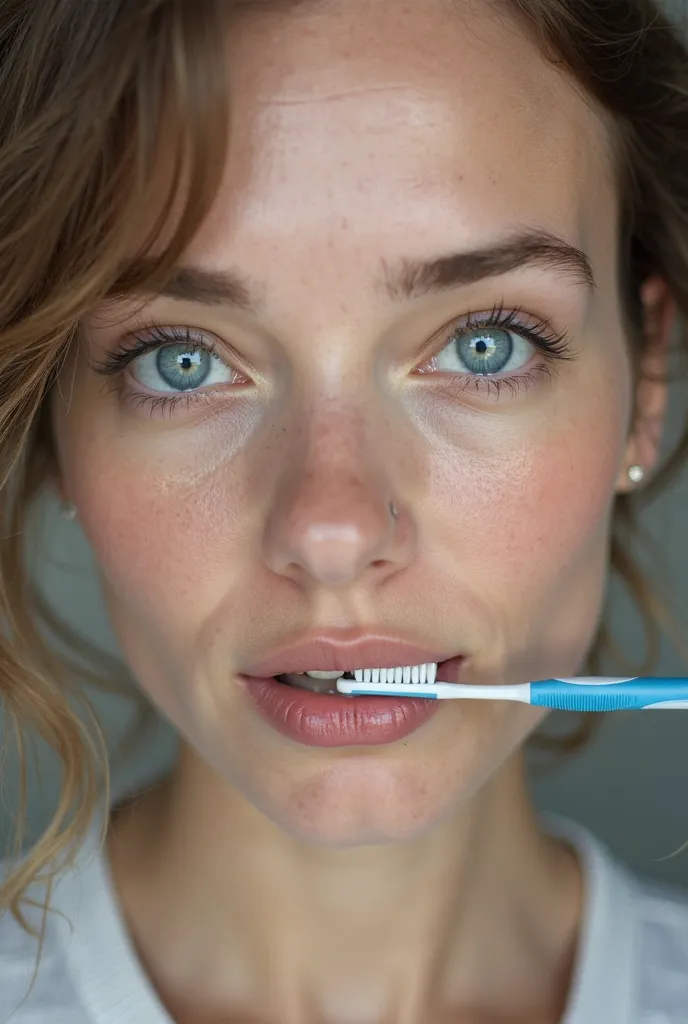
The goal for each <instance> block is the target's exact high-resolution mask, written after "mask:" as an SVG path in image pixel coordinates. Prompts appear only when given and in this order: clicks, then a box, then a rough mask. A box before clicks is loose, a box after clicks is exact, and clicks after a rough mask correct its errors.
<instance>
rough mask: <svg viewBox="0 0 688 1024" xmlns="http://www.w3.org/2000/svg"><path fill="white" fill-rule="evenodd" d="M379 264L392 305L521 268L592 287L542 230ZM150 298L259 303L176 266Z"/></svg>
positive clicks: (138, 274)
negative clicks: (424, 258) (430, 257)
mask: <svg viewBox="0 0 688 1024" xmlns="http://www.w3.org/2000/svg"><path fill="white" fill-rule="evenodd" d="M382 266H383V277H382V287H383V289H384V291H385V292H386V294H387V296H388V298H390V299H392V300H393V301H399V300H404V299H406V300H408V299H414V298H419V297H421V296H423V295H428V294H431V293H434V292H441V291H447V290H449V289H451V288H458V287H461V286H462V285H463V286H465V285H469V284H475V283H476V282H477V281H480V280H482V279H484V278H489V277H499V276H501V275H503V274H507V273H509V272H511V271H514V270H519V269H520V268H521V267H526V266H540V267H544V268H545V269H547V270H553V271H556V272H557V273H559V274H563V275H565V276H568V277H570V278H572V279H573V280H574V281H576V282H577V283H579V284H582V285H584V286H585V287H586V288H587V289H588V290H591V289H593V288H594V287H595V279H594V277H593V272H592V267H591V266H590V261H589V260H588V257H587V256H586V255H585V253H584V252H582V251H581V250H580V249H577V248H575V247H574V246H572V245H570V244H569V243H568V242H565V241H564V240H563V239H562V238H558V237H557V236H556V235H551V234H549V233H548V232H543V231H526V232H522V233H520V234H517V235H514V236H512V237H510V238H508V239H506V240H505V241H502V242H499V243H497V244H495V245H490V246H486V247H485V248H482V249H474V250H471V251H469V252H459V253H454V254H453V255H449V256H441V257H439V258H438V259H434V260H428V261H417V260H407V259H402V260H399V261H397V262H395V263H390V262H389V261H386V260H385V261H383V264H382ZM153 268H154V263H153V262H152V261H150V260H140V261H137V262H135V263H134V264H133V265H131V264H130V265H129V266H128V267H127V270H126V275H125V276H123V277H122V278H121V279H120V280H119V281H118V282H117V283H116V284H115V285H114V286H113V288H111V289H110V292H109V293H108V298H110V299H113V298H122V297H126V296H127V295H130V294H131V293H132V292H139V293H141V292H143V293H146V292H147V289H145V288H141V287H136V286H135V285H134V286H132V285H131V284H127V283H126V282H127V281H129V282H131V281H132V280H145V279H146V277H147V276H148V275H149V274H150V272H151V271H152V270H153ZM153 294H154V296H155V297H158V296H164V297H166V298H169V299H178V300H181V301H183V302H197V303H200V304H201V305H204V306H217V305H226V306H231V307H233V308H235V309H239V310H241V311H243V312H246V313H256V312H258V310H259V309H260V307H261V306H262V304H263V303H262V300H261V298H260V291H259V289H258V288H256V286H255V285H254V284H253V283H252V282H251V281H250V280H249V279H248V278H246V277H244V276H243V275H241V274H238V273H236V272H234V271H211V270H203V269H201V268H200V267H184V266H180V267H176V268H175V269H174V271H173V272H172V274H171V276H170V277H169V278H168V280H167V281H166V282H165V284H164V285H163V286H162V287H161V288H160V289H159V290H156V291H154V293H153Z"/></svg>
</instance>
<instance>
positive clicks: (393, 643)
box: [242, 630, 461, 679]
mask: <svg viewBox="0 0 688 1024" xmlns="http://www.w3.org/2000/svg"><path fill="white" fill-rule="evenodd" d="M458 657H461V655H457V654H456V652H455V651H450V652H447V651H446V650H439V649H438V648H432V647H424V646H422V645H420V644H417V643H413V642H411V641H409V640H406V639H403V638H398V637H392V636H380V635H372V634H370V633H366V634H363V633H360V632H354V631H352V630H340V631H337V632H328V633H320V634H318V635H310V636H307V637H303V638H302V639H301V640H298V641H296V642H292V643H290V644H285V645H283V646H282V647H280V648H279V649H278V650H276V651H274V653H272V654H270V655H269V656H268V657H266V658H263V659H261V660H260V661H256V662H254V663H253V664H251V665H250V666H249V667H248V668H246V669H244V670H243V672H242V674H243V675H246V676H254V677H257V678H259V679H267V678H269V677H270V676H277V675H287V674H289V673H296V672H309V671H311V670H314V671H321V672H335V671H336V672H353V671H354V669H357V668H397V667H398V666H402V665H422V664H423V663H425V662H438V663H440V662H443V661H448V660H449V659H452V658H458Z"/></svg>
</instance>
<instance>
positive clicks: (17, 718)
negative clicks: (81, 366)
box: [0, 0, 688, 938]
mask: <svg viewBox="0 0 688 1024" xmlns="http://www.w3.org/2000/svg"><path fill="white" fill-rule="evenodd" d="M303 2H304V0H301V3H303ZM306 2H309V3H313V0H306ZM298 5H299V0H268V2H265V0H263V2H260V0H243V2H242V0H108V2H107V3H97V2H95V0H40V2H38V3H37V2H36V0H2V5H1V6H0V97H1V98H2V99H1V100H0V282H2V284H1V287H0V515H1V516H2V522H3V533H2V542H1V544H0V617H1V618H2V621H3V630H2V635H1V636H0V698H2V706H3V709H4V727H5V733H4V736H3V740H2V747H0V752H3V751H5V752H6V750H7V749H8V746H9V743H10V741H12V742H13V743H14V745H15V747H16V752H17V755H18V758H19V764H20V793H19V801H18V803H19V808H18V814H17V819H16V829H15V837H16V841H15V842H14V843H13V848H12V851H11V853H12V858H11V863H10V870H9V872H8V873H7V875H6V877H5V878H4V881H2V880H0V913H1V912H3V911H6V910H7V909H10V910H11V912H12V913H13V914H14V916H15V917H16V918H17V920H18V921H19V922H20V923H21V924H22V925H23V926H24V927H26V928H28V929H29V930H32V929H30V928H29V923H28V921H27V919H26V916H25V914H24V911H23V909H22V907H23V905H24V902H25V901H26V903H27V905H29V904H31V903H32V901H31V900H28V898H27V889H28V886H29V885H30V884H31V883H32V882H34V881H35V882H45V883H47V885H46V900H45V903H43V902H41V901H39V903H38V904H37V905H38V906H39V907H43V909H44V910H45V907H46V906H47V904H48V902H49V896H50V881H51V879H52V878H53V877H54V875H55V873H56V871H57V870H59V869H60V868H62V867H64V866H65V865H66V864H67V863H69V862H71V861H72V860H73V858H74V856H75V855H76V852H77V851H78V846H79V841H80V840H81V839H82V837H83V836H84V834H85V832H86V830H87V828H88V826H89V824H90V822H91V820H92V818H93V814H94V811H95V809H96V806H97V803H98V801H99V800H101V799H103V798H105V799H106V800H107V799H109V772H108V759H109V755H110V752H109V751H108V750H107V748H106V742H105V738H104V736H103V733H102V731H101V729H100V727H99V724H98V721H97V717H96V715H95V713H94V712H93V710H92V708H91V705H90V704H89V702H88V699H87V696H86V692H85V691H86V688H87V686H88V685H96V686H98V687H99V688H101V689H106V690H110V691H112V690H118V691H120V690H123V691H125V692H127V693H129V695H130V696H133V695H135V693H136V691H135V689H133V688H132V685H131V681H129V680H127V673H126V671H125V670H124V669H123V667H122V666H121V665H119V663H117V662H116V661H115V660H114V659H113V660H104V658H105V656H104V655H102V654H101V653H100V652H98V651H96V650H95V649H93V648H92V647H91V646H90V645H89V644H88V643H87V641H86V640H84V639H83V638H77V637H75V636H73V635H71V634H70V633H69V631H68V630H67V628H66V627H65V626H64V625H63V624H62V623H61V622H60V620H59V619H58V618H57V617H56V615H55V613H54V612H53V611H52V610H51V609H50V607H49V606H48V605H47V603H46V602H45V600H44V598H43V597H42V595H41V593H40V591H39V590H38V589H37V588H36V586H35V584H34V582H33V581H32V578H31V573H30V571H29V569H28V567H27V562H26V550H25V543H24V537H25V534H26V531H27V525H28V523H29V514H30V512H31V509H32V508H33V507H34V505H35V503H36V499H37V497H38V496H39V495H40V494H41V492H42V491H44V490H45V489H46V488H49V487H50V486H51V483H52V482H53V481H54V478H55V457H54V451H53V446H52V440H51V436H50V429H49V417H48V413H47V410H48V397H49V394H50V392H51V389H52V388H53V387H54V386H55V382H56V379H57V375H58V374H59V371H60V368H61V366H62V365H63V362H64V360H65V357H66V355H67V353H68V351H69V349H70V346H72V345H73V344H75V343H77V342H78V339H79V330H80V323H81V322H82V319H83V317H84V315H85V314H86V313H87V312H88V311H89V310H90V309H91V308H92V307H93V306H94V305H95V304H97V303H98V302H99V301H101V300H102V299H103V298H105V297H106V296H108V295H109V294H110V293H111V292H112V291H113V289H114V288H115V285H117V291H118V292H119V291H121V290H122V288H123V287H126V288H129V289H132V290H155V289H156V288H157V287H159V285H160V283H161V282H162V281H163V280H164V278H165V276H166V275H167V274H168V273H169V271H170V270H171V268H172V267H173V266H174V264H175V263H176V262H177V261H178V259H179V258H180V256H181V255H182V253H183V252H184V250H185V248H186V247H187V246H188V244H189V242H190V240H191V238H192V237H193V235H194V234H195V232H196V230H197V229H198V227H199V226H200V224H201V223H202V221H203V219H204V218H205V216H206V215H207V213H208V211H209V209H210V207H211V204H212V201H213V198H214V196H215V193H216V190H217V187H218V185H219V180H220V173H221V171H222V167H223V163H224V155H225V151H226V145H227V141H228V140H227V89H228V85H227V79H226V52H225V44H226V39H227V31H228V30H229V27H230V25H229V23H230V20H231V18H233V17H237V16H239V15H241V16H246V15H251V16H256V14H260V13H263V14H264V13H266V12H267V11H268V10H269V9H271V8H273V9H275V10H279V11H284V10H285V9H287V8H291V7H294V6H298ZM495 6H499V7H501V8H503V9H505V10H506V12H507V14H508V16H510V17H512V18H513V17H515V18H517V19H518V20H519V21H520V22H521V24H522V25H523V26H525V28H526V30H527V31H528V32H529V33H530V34H532V35H533V36H534V37H535V38H536V40H537V42H538V44H539V46H540V47H541V49H542V50H543V51H544V52H545V54H546V56H547V57H548V59H549V60H551V61H553V62H555V63H556V64H557V66H558V67H559V68H560V69H561V70H562V71H563V72H564V73H566V74H568V75H570V76H571V77H573V78H574V79H575V80H576V81H577V82H578V83H579V85H580V86H581V87H582V88H583V89H584V90H585V91H586V92H587V94H588V95H590V96H591V97H593V98H594V99H595V100H596V101H597V103H598V104H599V105H600V106H601V107H602V108H603V110H604V111H606V113H607V115H608V120H609V122H610V131H611V132H612V134H613V136H614V139H613V141H614V143H615V152H616V154H617V174H618V187H619V191H620V195H621V198H622V220H621V224H620V235H619V253H620V256H619V271H620V280H621V286H622V289H623V295H624V299H625V308H626V314H627V321H628V346H629V353H630V357H631V362H632V365H633V366H634V368H635V370H636V374H637V373H638V372H639V369H638V368H639V366H640V357H641V356H642V353H643V348H644V345H645V344H646V341H645V335H644V332H643V329H642V322H641V321H642V318H641V307H640V302H639V287H640V284H641V282H642V281H643V279H644V278H645V277H646V276H647V275H648V274H650V273H657V274H660V275H661V276H662V277H663V278H664V279H665V280H666V281H667V282H668V284H669V287H670V289H671V291H672V292H673V295H674V296H675V299H676V302H677V304H678V307H679V310H680V313H681V320H682V322H688V170H687V169H688V55H687V53H686V49H685V48H684V45H683V44H682V42H681V41H680V37H679V35H678V33H676V32H675V31H674V30H673V29H672V27H671V26H670V24H669V22H668V21H667V20H666V19H665V18H664V17H662V16H661V15H660V13H659V11H658V10H657V8H656V7H655V6H654V4H653V3H651V2H650V0H603V2H602V0H499V2H498V3H497V2H495ZM161 197H162V198H161ZM173 202H174V204H175V205H174V209H175V211H177V212H175V216H174V223H173V224H172V225H170V223H169V220H170V214H169V211H170V209H171V208H172V206H173ZM152 212H153V213H157V218H156V219H155V220H154V223H153V225H152V227H151V229H150V231H149V232H148V233H147V235H146V236H145V237H143V238H142V237H141V225H142V224H150V222H151V213H152ZM152 255H155V262H154V264H153V269H152V271H151V272H150V274H149V275H148V276H147V277H146V279H145V280H144V279H141V278H137V277H136V276H135V275H134V273H132V272H131V270H130V268H131V266H132V265H133V261H134V260H138V259H139V258H140V257H144V256H149V257H150V256H152ZM678 349H679V350H680V351H682V352H683V354H684V355H688V336H687V335H686V333H685V332H683V331H682V333H681V334H680V336H679V338H678ZM687 453H688V425H686V429H684V432H683V435H682V436H681V438H680V440H679V442H678V443H677V445H676V446H675V448H674V450H673V451H672V452H670V454H669V456H668V458H667V459H666V461H665V463H664V465H663V466H662V468H661V469H660V471H659V472H657V473H656V475H655V476H654V478H653V480H652V481H651V482H650V484H649V486H648V487H647V488H646V489H645V490H644V491H643V492H640V493H635V494H631V495H623V496H619V497H617V498H616V499H615V508H614V525H613V538H612V541H611V550H610V565H611V570H612V572H613V573H616V574H617V575H618V577H619V578H620V579H621V581H622V582H623V583H624V584H625V586H626V587H627V588H628V590H629V591H630V593H631V595H632V596H633V598H634V599H635V601H636V602H637V606H638V608H639V610H640V612H641V614H642V617H643V621H644V624H645V630H646V640H647V643H646V652H647V657H646V658H645V661H644V663H643V665H642V666H634V667H633V668H631V667H630V666H628V665H626V664H624V663H621V664H620V665H619V667H620V669H621V670H622V671H623V672H625V673H628V674H636V673H637V674H644V673H645V672H648V671H650V668H651V666H652V664H653V661H654V658H655V656H656V654H657V649H658V642H659V638H660V636H661V635H662V632H663V631H665V630H666V629H668V628H669V627H670V625H671V620H670V618H669V615H668V612H667V611H666V607H667V606H666V604H665V603H663V602H662V600H660V597H659V596H657V593H656V591H655V590H654V589H652V587H651V586H650V585H649V583H648V582H647V581H646V579H645V577H644V576H643V573H642V572H641V569H640V568H639V566H638V565H637V564H636V562H635V561H634V559H633V558H632V556H631V545H632V544H635V543H636V538H637V512H638V510H639V507H640V505H641V503H643V502H646V501H648V500H650V499H651V498H652V497H653V496H654V495H655V494H656V493H658V492H659V491H660V490H661V489H662V488H664V487H666V485H667V484H668V483H669V482H670V480H671V478H672V476H673V475H674V474H675V473H676V471H677V470H678V469H679V468H680V467H681V466H682V464H683V463H684V461H685V460H686V456H687ZM618 654H619V651H618V650H615V648H614V643H613V640H612V638H611V636H610V634H609V631H608V629H607V627H606V622H605V621H602V622H601V624H600V628H599V632H598V634H597V636H596V638H595V642H594V644H593V646H592V649H591V652H590V657H589V671H591V672H597V671H599V666H600V665H601V664H602V660H603V658H604V657H606V656H608V655H611V656H615V655H618ZM136 699H138V700H143V698H141V697H140V695H138V697H137V698H136ZM146 711H150V707H148V708H146V704H145V701H144V702H143V712H144V713H143V715H142V717H141V720H140V721H141V725H142V726H144V725H145V724H146V721H147V717H148V716H147V715H146ZM598 720H599V717H598ZM589 731H590V726H589V723H584V726H583V729H582V730H577V731H576V732H575V733H574V734H573V735H572V736H571V737H570V739H569V742H568V746H569V749H575V748H576V747H577V746H578V745H580V744H581V742H582V741H583V739H584V738H585V736H586V735H587V734H588V733H589ZM31 736H40V737H41V738H42V739H43V740H44V741H45V742H46V743H47V744H48V745H49V747H51V748H52V750H53V751H54V752H55V753H56V754H57V756H58V758H59V761H60V763H61V771H62V778H61V795H60V799H59V804H58V807H57V809H56V811H55V815H54V817H53V819H52V821H51V822H50V824H49V825H48V827H47V828H46V829H45V831H44V832H43V834H42V835H41V837H40V838H39V839H38V841H37V842H36V843H35V844H34V845H33V846H32V848H31V849H30V850H29V851H28V854H27V856H26V857H24V858H22V857H21V856H20V853H21V850H22V844H23V840H24V821H25V818H26V790H27V781H26V780H27V775H26V769H27V762H28V756H27V755H28V746H27V741H28V738H29V737H31ZM130 738H131V737H130ZM134 738H135V737H134ZM1 763H2V762H1V761H0V764H1ZM1 781H2V780H1V779H0V782H1ZM60 858H61V859H60ZM34 905H36V904H35V903H34ZM42 920H43V927H42V928H41V938H42V935H43V931H44V925H45V914H43V918H42Z"/></svg>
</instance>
